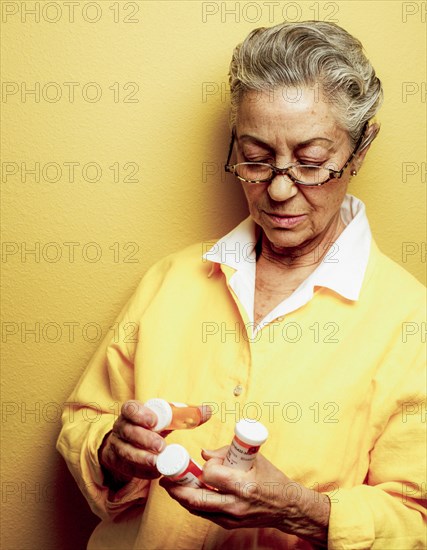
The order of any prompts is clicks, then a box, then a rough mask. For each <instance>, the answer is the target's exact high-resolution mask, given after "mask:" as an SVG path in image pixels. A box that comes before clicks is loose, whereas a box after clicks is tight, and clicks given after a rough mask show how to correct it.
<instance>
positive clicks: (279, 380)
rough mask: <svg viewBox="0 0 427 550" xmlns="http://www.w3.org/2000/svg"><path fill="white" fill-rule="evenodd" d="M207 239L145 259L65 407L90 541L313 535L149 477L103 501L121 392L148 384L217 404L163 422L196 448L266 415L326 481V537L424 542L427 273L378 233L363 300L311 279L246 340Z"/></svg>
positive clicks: (291, 452) (183, 398) (232, 544)
mask: <svg viewBox="0 0 427 550" xmlns="http://www.w3.org/2000/svg"><path fill="white" fill-rule="evenodd" d="M204 251H205V250H204ZM201 254H202V246H201V245H194V246H191V247H188V248H187V249H185V250H183V251H181V252H179V253H176V254H173V255H171V256H168V257H167V258H165V259H163V260H162V261H160V262H158V263H157V264H156V265H154V266H153V267H152V268H151V269H150V270H149V271H148V272H147V274H146V275H145V276H144V277H143V279H142V281H141V283H140V285H139V286H138V288H137V290H136V292H135V293H134V296H133V297H132V299H131V300H130V301H129V303H128V304H127V305H126V307H125V308H124V310H123V311H122V313H121V314H120V316H119V318H118V321H117V323H118V324H117V325H116V328H117V330H116V331H115V333H114V334H113V335H111V334H110V335H109V336H108V338H107V339H106V340H105V342H104V343H103V344H102V346H101V347H100V349H99V350H98V352H97V353H96V354H95V356H94V357H93V359H92V361H91V363H90V364H89V366H88V368H87V369H86V371H85V373H84V374H83V376H82V377H81V379H80V381H79V383H78V385H77V387H76V389H75V391H74V392H73V394H72V395H71V396H70V398H69V400H68V402H69V404H68V406H67V407H66V408H65V410H64V415H63V429H62V431H61V434H60V437H59V440H58V450H59V451H60V452H61V453H62V455H63V456H64V458H65V459H66V461H67V463H68V466H69V468H70V470H71V472H72V474H73V476H74V477H75V479H76V481H77V483H78V484H79V486H80V488H81V490H82V492H83V493H84V494H85V496H86V498H87V499H88V502H89V504H90V506H91V508H92V510H93V511H94V512H95V513H96V514H98V515H99V516H100V517H101V518H102V521H101V523H100V524H99V525H98V527H97V528H96V530H95V532H94V533H93V535H92V537H91V540H90V543H89V548H90V549H95V548H96V549H101V548H103V549H104V548H111V549H114V550H118V549H130V548H135V549H136V548H140V549H144V550H145V549H154V548H157V549H162V550H166V549H186V550H187V549H193V548H194V549H196V548H200V549H201V548H203V549H219V548H224V549H227V550H230V549H231V550H235V549H242V550H243V549H244V550H251V549H261V548H270V549H271V548H280V549H285V548H293V549H297V548H298V549H302V548H311V546H310V544H309V543H307V542H305V541H302V540H300V539H297V538H296V537H294V536H289V535H286V534H284V533H282V532H280V531H278V530H276V529H265V528H263V529H236V530H231V531H227V530H224V529H222V528H221V527H218V526H216V525H214V524H213V523H211V522H209V521H207V520H204V519H202V518H199V517H195V516H192V515H191V514H189V513H188V512H187V511H186V510H185V509H183V508H182V507H180V505H179V504H177V503H176V502H175V501H174V500H172V499H171V498H170V497H169V496H168V494H167V493H166V492H165V491H164V489H162V488H161V487H159V485H158V482H157V481H153V482H151V483H150V482H148V481H143V480H136V481H135V483H131V484H129V485H128V486H126V487H124V488H123V489H122V490H121V491H120V492H119V493H117V494H116V495H115V497H114V499H112V500H109V499H108V491H107V489H106V488H105V487H104V486H103V484H102V482H103V479H102V474H101V472H100V469H99V464H98V459H97V449H98V448H99V446H100V444H101V442H102V439H103V437H104V436H105V434H106V433H107V432H108V431H109V430H110V429H111V426H112V424H113V422H114V420H115V418H116V415H117V413H118V411H119V409H120V405H121V404H122V403H123V402H124V401H126V400H128V399H131V398H132V399H138V400H140V401H143V402H144V401H146V400H147V399H149V398H151V397H162V398H164V399H167V400H170V401H180V402H186V403H189V404H200V403H207V402H209V403H210V404H211V405H212V406H213V409H214V414H213V417H212V418H211V420H210V421H209V422H208V423H206V424H205V425H203V426H201V427H199V428H196V429H195V430H188V431H176V432H173V433H172V434H170V435H169V436H168V442H170V443H172V442H176V443H181V444H182V445H184V446H185V447H186V448H187V449H188V451H189V452H190V454H191V455H192V456H193V458H194V459H195V460H196V461H199V462H202V460H201V459H200V449H201V447H204V448H207V449H214V448H217V447H220V446H223V445H226V444H228V443H230V441H231V438H232V435H233V427H234V423H235V421H236V420H238V419H239V418H240V417H241V416H249V417H252V418H257V419H259V420H261V421H262V422H263V423H264V424H265V425H266V426H267V427H268V429H269V432H270V437H269V439H268V441H267V443H265V445H263V447H262V449H261V452H262V453H263V454H264V455H265V456H266V457H267V458H268V459H269V460H270V461H271V462H272V463H273V464H275V466H277V467H278V468H279V469H281V470H282V471H283V472H285V473H286V475H287V476H289V477H290V478H292V479H293V480H295V481H297V482H298V483H301V484H303V485H305V486H307V487H310V488H313V489H315V490H317V491H320V492H325V493H328V495H329V497H330V499H331V503H332V504H331V516H330V525H329V541H328V547H329V548H331V549H365V548H383V549H387V550H397V549H410V548H425V545H426V540H425V515H424V508H423V499H425V497H426V495H425V493H426V482H425V473H426V456H425V451H426V442H425V430H426V419H425V412H426V410H425V404H424V403H425V390H426V374H425V346H424V342H425V329H426V325H425V319H424V315H425V294H424V288H423V287H422V285H420V283H419V282H418V281H416V280H415V279H414V278H413V277H412V276H411V275H409V274H408V273H407V272H406V271H404V270H403V269H402V268H400V267H399V266H397V265H396V264H395V263H394V262H392V261H391V260H389V259H388V258H387V257H385V256H384V255H383V254H382V253H381V252H380V251H379V250H378V248H377V246H376V245H375V243H374V242H373V243H372V246H371V252H370V258H369V263H368V266H367V270H366V274H365V278H364V282H363V286H362V289H361V294H360V297H359V300H358V301H350V300H346V299H344V298H343V297H341V296H340V295H339V294H336V293H335V292H333V291H332V290H329V289H327V288H323V287H322V288H318V289H316V292H315V293H314V296H313V298H312V299H311V300H310V301H309V302H308V303H307V304H306V305H305V306H303V307H301V308H300V309H298V310H296V311H294V312H293V313H291V314H289V315H287V316H286V317H285V318H283V319H277V320H276V321H275V322H274V323H271V324H270V325H268V326H266V327H264V328H263V329H262V330H261V331H260V332H259V333H258V334H257V335H256V336H255V338H254V339H253V341H251V339H250V337H249V336H248V332H247V331H246V327H245V325H246V324H247V323H248V319H247V317H246V313H245V311H244V309H243V308H242V307H241V305H240V304H239V303H238V301H237V299H236V297H235V296H234V294H233V292H232V291H231V290H230V289H229V288H228V284H227V281H228V280H229V277H230V276H231V274H232V272H233V270H232V269H231V268H228V267H226V266H217V267H216V268H214V269H212V266H213V264H212V263H211V262H208V261H206V260H202V259H201ZM236 394H237V395H236ZM424 504H425V500H424Z"/></svg>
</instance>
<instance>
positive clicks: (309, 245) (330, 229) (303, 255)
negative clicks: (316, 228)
mask: <svg viewBox="0 0 427 550" xmlns="http://www.w3.org/2000/svg"><path fill="white" fill-rule="evenodd" d="M344 229H345V225H344V223H343V221H342V220H341V216H340V214H339V212H338V213H337V216H335V217H334V218H333V219H332V220H331V223H330V224H329V225H328V226H327V227H326V228H325V230H324V231H323V232H322V233H321V234H320V235H318V236H316V237H315V238H314V239H311V240H309V241H306V242H304V244H303V245H301V246H297V247H283V248H280V247H276V246H275V245H274V244H273V243H271V242H270V241H269V240H268V239H267V238H266V236H265V234H264V233H263V234H262V236H261V240H260V247H259V254H258V258H257V261H259V260H261V262H262V263H269V264H273V265H276V266H277V267H280V268H281V269H286V270H293V269H298V270H302V271H304V270H309V271H314V269H316V267H317V266H318V265H319V264H320V263H321V262H322V260H323V258H324V257H325V256H326V254H327V252H328V250H329V247H330V246H331V245H332V243H333V242H335V241H336V239H337V238H338V237H339V235H340V234H341V233H342V232H343V230H344Z"/></svg>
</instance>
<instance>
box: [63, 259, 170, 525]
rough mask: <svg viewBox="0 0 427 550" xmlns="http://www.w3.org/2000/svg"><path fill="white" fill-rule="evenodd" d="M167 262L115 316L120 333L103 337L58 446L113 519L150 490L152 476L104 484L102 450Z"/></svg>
mask: <svg viewBox="0 0 427 550" xmlns="http://www.w3.org/2000/svg"><path fill="white" fill-rule="evenodd" d="M168 263H169V262H168V259H167V258H165V259H164V260H162V261H161V262H158V263H157V264H155V265H154V266H153V267H152V268H150V269H149V270H148V272H147V273H146V275H145V276H144V277H143V279H142V280H141V283H140V284H139V286H138V288H137V289H136V291H135V293H134V295H133V296H132V298H131V299H130V300H129V302H128V304H127V305H126V306H125V307H124V309H123V310H122V312H121V313H120V315H119V316H118V318H117V320H116V325H115V326H116V327H119V330H118V332H117V334H111V333H109V334H108V335H107V337H106V338H105V339H104V341H103V343H102V344H101V346H100V347H99V349H98V350H97V352H96V353H95V355H94V356H93V358H92V360H91V361H90V363H89V365H88V366H87V368H86V370H85V371H84V373H83V375H82V376H81V378H80V380H79V382H78V384H77V386H76V388H75V390H74V391H73V392H72V394H71V396H70V397H69V399H68V401H67V402H66V404H65V407H64V411H63V415H62V430H61V432H60V434H59V437H58V441H57V449H58V451H59V452H60V453H61V454H62V456H63V457H64V459H65V461H66V462H67V465H68V468H69V470H70V472H71V474H72V475H73V477H74V478H75V480H76V482H77V484H78V486H79V488H80V490H81V491H82V493H83V495H84V496H85V497H86V499H87V501H88V503H89V505H90V507H91V509H92V511H93V512H94V513H95V514H97V515H98V516H99V517H100V518H101V519H108V518H110V519H113V518H114V517H116V516H117V515H119V514H120V513H121V512H123V511H124V510H125V509H127V508H129V507H130V506H140V507H141V506H144V505H145V501H146V498H147V495H148V491H149V487H150V481H149V480H142V479H137V478H133V479H132V480H131V481H130V482H129V483H128V484H127V485H125V486H124V487H122V488H121V489H120V490H119V491H118V492H117V493H114V494H113V493H112V492H111V490H109V489H108V487H107V486H106V485H104V478H103V474H102V470H101V467H100V464H99V460H98V449H99V448H100V446H101V444H102V441H103V439H104V437H105V436H106V435H107V434H108V432H109V431H111V429H112V427H113V424H114V422H115V420H116V418H117V416H118V415H119V413H120V408H121V405H122V404H123V403H124V402H126V401H127V400H129V399H133V398H134V395H135V383H134V357H135V352H136V349H137V346H138V326H139V320H140V318H141V316H142V315H143V313H144V311H145V310H146V308H147V307H148V306H149V304H150V301H151V300H152V298H153V297H154V296H155V294H156V292H157V290H158V289H159V287H160V286H161V285H162V281H163V279H164V277H165V275H166V272H167V270H168Z"/></svg>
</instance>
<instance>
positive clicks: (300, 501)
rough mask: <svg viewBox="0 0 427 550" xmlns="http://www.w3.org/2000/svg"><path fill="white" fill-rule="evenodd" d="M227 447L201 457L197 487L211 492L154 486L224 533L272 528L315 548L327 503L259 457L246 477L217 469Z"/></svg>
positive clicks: (323, 534)
mask: <svg viewBox="0 0 427 550" xmlns="http://www.w3.org/2000/svg"><path fill="white" fill-rule="evenodd" d="M227 451H228V447H223V448H221V449H218V450H216V451H203V452H202V456H203V458H204V459H205V460H206V461H207V462H206V463H205V465H204V467H203V475H202V478H201V481H202V482H203V483H205V484H206V485H208V486H210V487H212V488H213V489H209V488H200V489H194V488H191V487H185V486H180V485H177V484H175V483H173V482H171V481H170V480H168V479H167V478H162V479H161V480H160V484H161V485H162V487H164V488H165V489H166V490H167V491H168V493H169V494H170V496H171V497H172V498H173V499H175V500H176V501H178V502H179V503H180V504H181V505H182V506H183V507H184V508H186V509H187V510H188V511H189V512H190V513H192V514H195V515H196V516H200V517H203V518H206V519H208V520H210V521H213V522H214V523H217V524H218V525H220V526H221V527H223V528H224V529H236V528H239V527H274V528H276V529H280V530H281V531H284V532H286V533H290V534H294V535H297V536H299V537H301V538H305V539H307V540H310V541H314V542H317V543H319V542H320V543H326V541H327V531H328V522H329V512H330V502H329V499H328V497H327V496H326V495H321V494H319V493H317V492H315V491H312V490H311V489H307V488H306V487H304V486H303V485H300V484H299V483H296V482H295V481H292V480H291V479H290V478H288V477H287V476H286V475H285V474H284V473H283V472H281V471H280V470H279V469H277V468H276V467H275V466H274V465H273V464H272V463H271V462H269V461H268V460H267V459H266V458H265V457H263V456H262V455H261V454H260V453H259V454H258V455H257V457H256V459H255V461H254V465H253V467H252V469H251V470H249V471H248V472H243V471H241V470H237V469H234V468H229V467H227V466H224V465H223V460H224V457H225V455H226V454H227Z"/></svg>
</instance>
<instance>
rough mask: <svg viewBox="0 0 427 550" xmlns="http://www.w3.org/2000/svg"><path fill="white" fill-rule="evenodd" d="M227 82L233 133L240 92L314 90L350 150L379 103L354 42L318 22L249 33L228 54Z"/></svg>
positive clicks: (341, 31)
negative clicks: (344, 133)
mask: <svg viewBox="0 0 427 550" xmlns="http://www.w3.org/2000/svg"><path fill="white" fill-rule="evenodd" d="M229 82H230V89H231V114H230V123H231V126H232V127H233V128H234V126H235V123H236V116H237V109H238V106H239V104H240V102H241V100H242V98H243V95H244V94H245V92H246V91H249V90H257V91H265V90H268V89H274V88H277V87H295V88H298V87H312V86H316V85H319V86H320V89H321V91H322V92H323V94H324V95H325V96H326V97H327V99H328V101H330V102H331V106H332V107H333V108H334V109H335V111H336V115H337V117H338V121H339V123H340V125H341V126H342V127H343V128H344V129H346V130H347V131H348V133H349V137H350V140H351V141H352V143H353V144H355V143H356V141H357V140H358V138H359V136H360V134H361V132H362V129H363V127H364V125H365V123H366V122H368V121H369V120H370V119H371V118H372V117H373V116H374V115H375V114H376V112H377V111H378V109H379V108H380V106H381V103H382V99H383V90H382V86H381V82H380V80H379V79H378V78H377V76H376V75H375V71H374V68H373V67H372V65H371V63H370V62H369V60H368V59H367V58H366V56H365V54H364V53H363V47H362V44H361V43H360V41H359V40H358V39H357V38H355V37H353V36H352V35H351V34H349V33H348V32H347V31H345V30H344V29H342V28H341V27H339V26H338V25H336V24H335V23H328V22H324V21H303V22H297V23H287V22H285V23H281V24H279V25H275V26H274V27H261V28H258V29H255V30H253V31H252V32H251V33H250V34H249V35H248V36H247V38H246V39H245V40H244V41H243V42H242V43H241V44H239V45H238V46H236V48H235V49H234V52H233V57H232V60H231V64H230V72H229Z"/></svg>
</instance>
